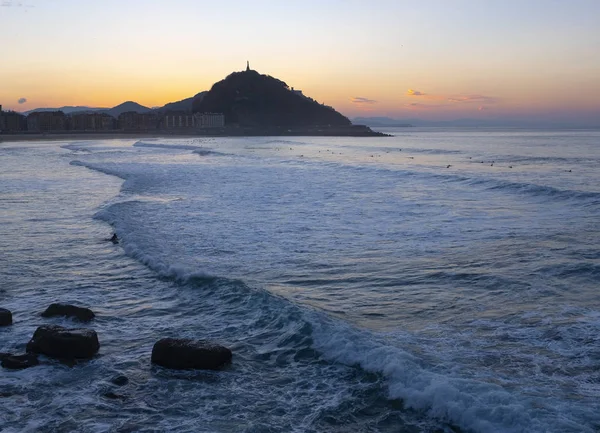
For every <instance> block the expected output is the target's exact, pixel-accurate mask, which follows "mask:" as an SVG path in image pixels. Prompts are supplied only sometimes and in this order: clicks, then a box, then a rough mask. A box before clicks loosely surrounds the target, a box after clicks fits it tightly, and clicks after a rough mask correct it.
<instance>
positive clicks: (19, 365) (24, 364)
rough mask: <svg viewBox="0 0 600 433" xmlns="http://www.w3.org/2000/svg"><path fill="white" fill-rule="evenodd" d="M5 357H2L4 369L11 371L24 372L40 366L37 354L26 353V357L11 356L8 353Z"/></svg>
mask: <svg viewBox="0 0 600 433" xmlns="http://www.w3.org/2000/svg"><path fill="white" fill-rule="evenodd" d="M3 355H4V356H2V357H1V359H2V362H1V363H2V367H4V368H8V369H11V370H22V369H24V368H29V367H33V366H35V365H38V364H39V361H38V359H37V355H36V354H35V353H26V354H25V355H11V354H10V353H8V354H3Z"/></svg>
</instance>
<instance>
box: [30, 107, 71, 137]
mask: <svg viewBox="0 0 600 433" xmlns="http://www.w3.org/2000/svg"><path fill="white" fill-rule="evenodd" d="M66 129H67V116H65V113H63V112H62V111H36V112H34V113H31V114H30V115H29V116H27V130H28V131H34V132H46V131H64V130H66Z"/></svg>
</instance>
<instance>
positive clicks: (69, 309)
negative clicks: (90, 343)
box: [42, 303, 96, 322]
mask: <svg viewBox="0 0 600 433" xmlns="http://www.w3.org/2000/svg"><path fill="white" fill-rule="evenodd" d="M56 316H64V317H74V318H76V319H77V320H80V321H82V322H89V321H90V320H92V319H93V318H94V317H96V315H95V314H94V312H93V311H92V310H90V309H89V308H85V307H76V306H74V305H69V304H59V303H55V304H52V305H50V306H49V307H48V308H46V311H44V312H43V313H42V317H56Z"/></svg>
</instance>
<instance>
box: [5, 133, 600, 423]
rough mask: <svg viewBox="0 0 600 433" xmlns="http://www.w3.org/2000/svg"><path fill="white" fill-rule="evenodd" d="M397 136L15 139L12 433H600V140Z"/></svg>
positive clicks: (9, 249)
mask: <svg viewBox="0 0 600 433" xmlns="http://www.w3.org/2000/svg"><path fill="white" fill-rule="evenodd" d="M382 131H383V132H386V133H389V134H391V135H392V136H391V137H371V138H351V137H235V138H228V137H214V138H208V137H205V138H198V137H196V138H176V137H167V138H143V139H134V138H131V139H90V140H63V141H27V140H26V139H24V141H20V142H2V143H0V307H3V308H8V309H9V310H11V311H12V313H13V320H14V323H13V325H12V326H8V327H4V328H0V352H12V353H23V352H24V351H25V345H26V343H27V342H28V341H29V339H30V338H31V336H32V334H33V332H34V331H35V329H36V328H37V327H38V326H40V325H43V324H57V325H61V326H66V327H90V328H93V329H95V330H96V332H97V333H98V338H99V340H100V345H101V347H100V351H99V353H98V355H97V356H96V357H94V358H93V359H91V360H89V361H85V362H78V363H76V364H74V365H72V364H71V365H67V364H63V363H60V362H57V361H54V360H52V359H50V358H46V357H43V356H41V357H40V361H41V364H40V365H39V366H36V367H33V368H29V369H26V370H20V371H12V370H6V369H2V368H0V431H2V432H6V433H8V432H138V431H140V432H167V431H169V432H170V431H173V432H253V433H262V432H406V433H416V432H431V433H457V432H464V433H466V432H473V433H491V432H562V433H565V432H566V433H568V432H597V431H600V131H598V130H526V129H486V128H479V129H477V128H473V129H458V128H454V129H444V128H397V129H394V128H389V129H382ZM113 233H116V234H117V236H118V238H119V239H120V242H119V243H118V244H113V243H111V242H109V241H108V239H109V238H110V237H111V236H112V234H113ZM53 302H64V303H71V304H75V305H80V306H86V307H89V308H91V309H92V310H93V311H94V312H95V313H96V315H97V317H96V318H95V319H94V320H93V321H92V322H90V323H89V324H81V323H78V322H76V321H74V320H72V319H67V318H50V319H47V318H43V317H41V315H40V314H41V312H42V311H44V309H45V308H46V307H47V306H48V305H50V304H51V303H53ZM165 337H176V338H192V339H203V340H204V339H207V340H211V341H214V342H217V343H219V344H222V345H224V346H227V347H229V348H230V349H231V350H232V352H233V360H232V363H231V365H229V366H227V367H225V368H224V369H222V370H220V371H201V370H197V371H193V370H192V371H176V370H169V369H165V368H162V367H159V366H155V365H153V364H152V363H151V362H150V355H151V351H152V347H153V345H154V343H155V342H156V341H158V340H159V339H161V338H165ZM120 376H125V377H126V378H127V379H128V382H127V383H126V384H125V385H121V386H119V385H116V384H115V383H114V382H115V378H117V377H120Z"/></svg>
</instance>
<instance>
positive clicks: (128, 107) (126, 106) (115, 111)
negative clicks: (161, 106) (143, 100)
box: [106, 101, 152, 117]
mask: <svg viewBox="0 0 600 433" xmlns="http://www.w3.org/2000/svg"><path fill="white" fill-rule="evenodd" d="M128 111H135V112H137V113H147V112H148V111H152V110H151V109H150V108H148V107H144V106H143V105H140V104H138V103H137V102H133V101H127V102H123V103H122V104H119V105H117V106H116V107H113V108H111V109H110V110H107V111H106V112H107V113H108V114H110V115H111V116H113V117H119V115H120V114H121V113H126V112H128Z"/></svg>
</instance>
